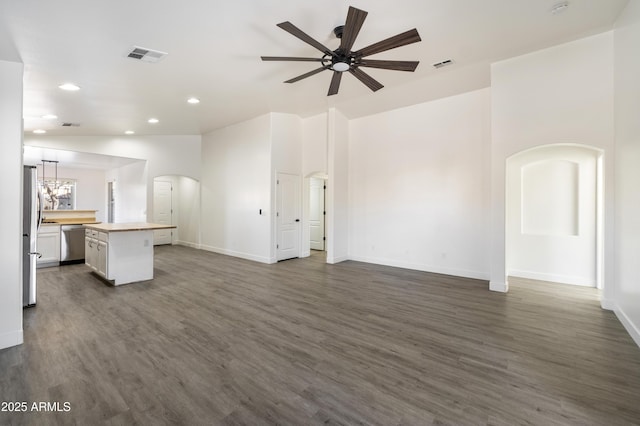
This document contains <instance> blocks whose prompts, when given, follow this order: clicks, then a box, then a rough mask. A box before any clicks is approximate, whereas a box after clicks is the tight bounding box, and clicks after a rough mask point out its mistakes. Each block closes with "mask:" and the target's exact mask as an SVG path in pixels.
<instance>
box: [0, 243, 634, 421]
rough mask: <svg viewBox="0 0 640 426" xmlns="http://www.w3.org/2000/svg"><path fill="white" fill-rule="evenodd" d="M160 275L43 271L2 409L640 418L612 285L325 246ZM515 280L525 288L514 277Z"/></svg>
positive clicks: (102, 415) (4, 356) (167, 258)
mask: <svg viewBox="0 0 640 426" xmlns="http://www.w3.org/2000/svg"><path fill="white" fill-rule="evenodd" d="M155 265H156V269H155V276H156V278H155V279H154V280H153V281H147V282H143V283H136V284H131V285H125V286H121V287H111V286H108V285H106V284H105V283H104V282H102V281H101V280H99V279H98V278H96V277H95V276H93V275H91V274H90V273H89V272H88V270H87V268H86V267H85V266H84V265H71V266H65V267H60V268H49V269H46V270H39V271H38V280H39V290H38V296H39V299H38V306H37V307H36V308H33V309H29V310H27V311H25V344H24V345H22V346H19V347H15V348H9V349H5V350H2V351H0V374H1V375H0V401H5V402H8V401H25V402H28V404H29V408H31V404H32V403H33V402H59V403H60V408H61V409H64V405H63V404H64V403H65V402H68V403H69V404H70V411H69V412H28V413H11V414H10V413H7V412H0V424H2V425H8V424H11V425H12V424H16V425H19V424H29V425H49V424H51V425H55V424H65V425H67V424H68V425H74V424H77V425H131V424H143V425H162V424H184V425H190V424H193V425H262V424H279V425H313V424H332V425H340V424H345V425H352V424H366V425H400V424H402V425H430V424H434V425H436V424H437V425H485V424H486V425H489V424H490V425H521V424H535V425H562V424H568V425H629V424H640V349H639V348H638V347H637V346H636V345H635V344H634V343H633V341H632V340H631V338H630V337H629V335H628V334H627V333H626V332H625V330H624V329H623V327H622V325H621V324H620V323H619V322H618V320H617V319H616V317H615V315H614V314H613V313H612V312H608V311H603V310H601V309H600V307H599V303H598V300H597V299H598V295H597V292H596V290H594V289H588V288H580V287H574V286H561V285H550V284H544V283H529V282H526V281H522V282H519V283H518V282H513V283H512V285H511V290H510V291H509V293H508V294H500V293H493V292H489V291H488V290H487V287H488V286H487V283H486V282H482V281H477V280H471V279H464V278H456V277H450V276H444V275H437V274H429V273H423V272H418V271H410V270H403V269H397V268H390V267H384V266H378V265H370V264H364V263H359V262H343V263H341V264H337V265H327V264H325V263H324V260H323V258H322V256H321V255H320V254H318V253H316V254H314V256H312V257H311V258H307V259H295V260H289V261H285V262H281V263H278V264H275V265H264V264H260V263H255V262H250V261H245V260H242V259H237V258H232V257H227V256H222V255H217V254H213V253H208V252H204V251H198V250H194V249H190V248H186V247H179V246H174V247H170V246H164V247H158V248H156V263H155ZM514 281H515V280H514Z"/></svg>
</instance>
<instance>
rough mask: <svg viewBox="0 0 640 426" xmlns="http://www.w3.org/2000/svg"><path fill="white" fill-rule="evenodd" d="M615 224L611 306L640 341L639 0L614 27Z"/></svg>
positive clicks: (629, 5) (639, 341)
mask: <svg viewBox="0 0 640 426" xmlns="http://www.w3.org/2000/svg"><path fill="white" fill-rule="evenodd" d="M614 40H615V98H616V103H615V113H616V175H615V179H616V219H615V223H616V230H615V254H616V260H615V278H616V288H615V293H614V294H613V297H612V298H613V308H614V309H615V312H616V314H617V315H618V318H620V320H621V321H622V323H623V324H624V325H625V327H626V328H627V330H628V331H629V333H630V334H631V336H632V337H633V338H634V340H635V341H636V343H637V344H638V345H639V346H640V262H638V253H640V191H638V183H639V182H640V166H639V165H640V119H639V117H640V116H639V111H640V79H639V78H638V76H640V55H638V51H640V1H639V0H631V1H630V2H629V4H628V5H627V8H626V9H625V11H624V12H623V13H622V15H621V16H620V18H619V19H618V22H617V24H616V29H615V35H614Z"/></svg>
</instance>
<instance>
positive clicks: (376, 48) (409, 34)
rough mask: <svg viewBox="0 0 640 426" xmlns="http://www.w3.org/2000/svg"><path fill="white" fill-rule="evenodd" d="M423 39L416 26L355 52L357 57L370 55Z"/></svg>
mask: <svg viewBox="0 0 640 426" xmlns="http://www.w3.org/2000/svg"><path fill="white" fill-rule="evenodd" d="M421 40H422V39H421V38H420V34H418V30H416V29H415V28H414V29H412V30H409V31H405V32H404V33H402V34H398V35H395V36H393V37H389V38H388V39H385V40H382V41H379V42H377V43H374V44H372V45H371V46H367V47H365V48H364V49H360V50H358V51H357V52H354V53H353V54H354V56H356V57H361V58H362V57H364V56H369V55H373V54H375V53H380V52H384V51H386V50H390V49H395V48H396V47H400V46H406V45H407V44H411V43H416V42H418V41H421Z"/></svg>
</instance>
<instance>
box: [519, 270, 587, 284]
mask: <svg viewBox="0 0 640 426" xmlns="http://www.w3.org/2000/svg"><path fill="white" fill-rule="evenodd" d="M509 276H510V277H519V278H527V279H530V280H538V281H549V282H552V283H561V284H571V285H577V286H580V287H595V286H596V284H597V283H596V279H595V278H585V277H578V276H571V275H557V274H546V273H544V272H532V271H520V270H510V271H509Z"/></svg>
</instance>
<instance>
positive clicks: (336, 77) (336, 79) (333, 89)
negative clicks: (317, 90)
mask: <svg viewBox="0 0 640 426" xmlns="http://www.w3.org/2000/svg"><path fill="white" fill-rule="evenodd" d="M340 79H342V73H341V72H338V71H334V72H333V77H331V84H330V85H329V93H327V96H331V95H335V94H336V93H338V89H339V88H340Z"/></svg>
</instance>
